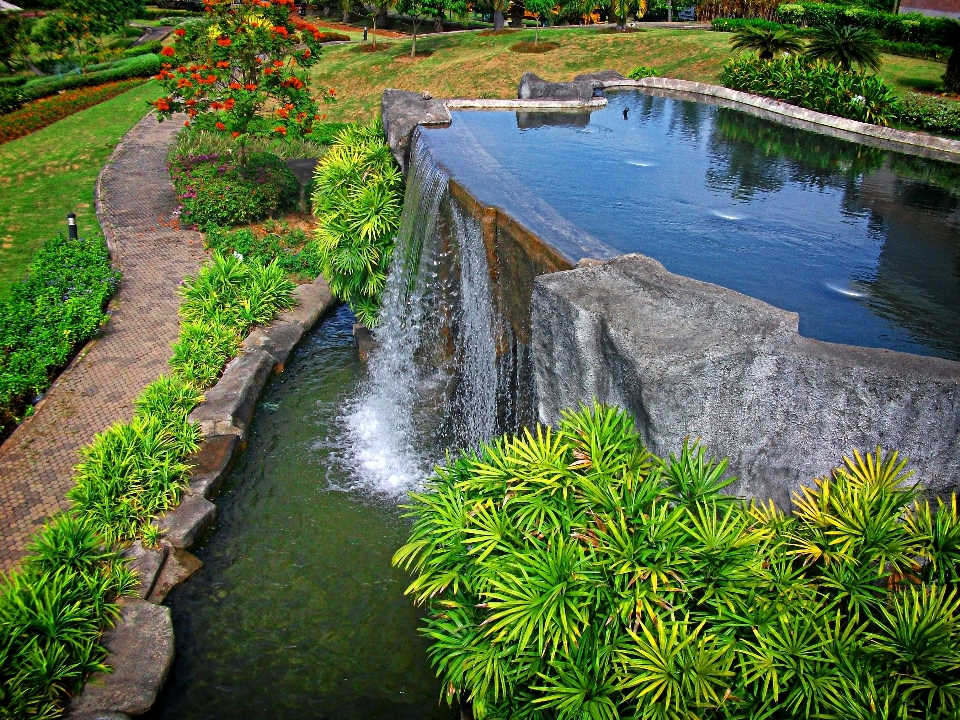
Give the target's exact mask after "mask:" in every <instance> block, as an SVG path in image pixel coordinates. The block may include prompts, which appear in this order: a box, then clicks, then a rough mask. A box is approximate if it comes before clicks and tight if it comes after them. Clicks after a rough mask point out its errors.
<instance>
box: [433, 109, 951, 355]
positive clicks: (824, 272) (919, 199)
mask: <svg viewBox="0 0 960 720" xmlns="http://www.w3.org/2000/svg"><path fill="white" fill-rule="evenodd" d="M609 100H610V103H609V105H608V106H607V107H606V108H605V109H603V110H600V111H596V112H594V113H592V114H591V118H590V123H589V125H588V126H587V127H586V128H580V129H577V128H573V127H569V126H567V127H564V126H555V125H551V124H550V123H549V122H546V121H542V122H540V123H538V124H536V125H535V126H534V125H533V124H528V123H526V122H525V123H524V126H523V127H521V128H518V127H517V123H518V121H517V120H515V118H514V115H513V114H512V113H503V112H477V111H462V112H456V113H454V122H453V125H452V126H451V127H450V128H449V129H445V130H438V131H435V132H431V133H427V137H428V138H429V142H430V144H431V146H432V148H433V151H434V153H435V154H436V155H437V157H438V159H439V160H440V162H442V163H443V164H444V165H446V166H447V167H448V168H449V169H450V171H451V173H452V174H453V176H454V177H456V178H458V179H459V178H460V177H461V173H463V176H464V177H466V178H467V182H466V184H467V186H468V188H469V189H470V190H471V191H476V192H479V193H481V194H482V192H483V190H484V188H483V187H482V185H483V182H478V181H477V180H476V178H477V177H478V176H479V175H480V174H479V173H477V172H475V170H471V171H469V172H467V171H466V168H460V167H458V159H459V158H462V157H464V156H465V153H463V152H460V151H459V148H462V147H465V146H467V145H474V146H479V147H482V148H483V149H484V150H485V151H486V153H487V154H488V155H489V156H492V158H493V159H492V161H491V163H490V167H489V168H487V170H488V173H487V177H488V178H489V180H487V181H486V182H490V183H496V184H498V185H500V186H501V188H500V190H499V192H500V194H501V195H505V194H506V191H505V190H504V189H503V188H502V185H503V184H504V182H508V181H509V180H511V179H514V178H515V179H516V182H517V183H519V184H520V185H522V186H523V187H524V188H526V189H529V190H531V191H533V192H534V193H536V194H538V195H539V196H541V197H542V198H543V199H544V200H545V202H546V203H547V204H549V205H550V206H551V207H552V208H553V209H555V210H556V212H557V213H559V214H560V215H561V216H562V217H563V218H564V219H565V220H567V221H570V222H572V223H573V224H574V225H576V226H578V227H579V228H580V229H581V230H582V231H583V232H585V233H589V235H591V236H592V237H593V238H596V239H597V240H599V241H601V242H603V243H606V244H608V245H610V246H613V248H615V250H616V251H618V252H640V253H643V254H645V255H649V256H651V257H654V258H656V259H657V260H659V261H660V262H662V263H663V264H664V265H665V266H666V267H667V269H669V270H671V271H672V272H676V273H680V274H683V275H688V276H690V277H694V278H697V279H700V280H705V281H708V282H713V283H716V284H719V285H724V286H726V287H729V288H732V289H734V290H737V291H739V292H743V293H746V294H749V295H752V296H754V297H758V298H760V299H762V300H765V301H766V302H769V303H771V304H772V305H776V306H777V307H781V308H784V309H787V310H792V311H795V312H797V313H799V315H800V332H801V333H802V334H804V335H807V336H808V337H814V338H818V339H821V340H828V341H832V342H843V343H849V344H853V345H864V346H869V347H884V348H890V349H895V350H903V351H907V352H915V353H921V354H928V355H936V356H940V357H945V358H950V359H955V360H960V166H958V165H953V164H949V163H944V162H938V161H933V160H927V159H923V158H917V157H912V156H907V155H902V154H899V153H894V152H889V151H885V150H880V149H877V148H872V147H868V146H864V145H859V144H856V143H851V142H847V141H844V140H838V139H836V138H832V137H828V136H825V135H819V134H817V133H812V132H808V131H804V130H797V129H793V128H788V127H785V126H782V125H779V124H777V123H773V122H771V121H767V120H763V119H760V118H756V117H753V116H750V115H746V114H744V113H740V112H737V111H735V110H729V109H722V108H717V107H715V106H711V105H707V104H701V103H692V102H686V101H680V100H674V99H668V98H661V97H655V96H652V95H649V94H645V93H643V92H640V91H629V92H621V93H613V94H611V95H610V96H609ZM624 109H628V111H629V112H628V120H626V121H625V120H624V117H623V111H624ZM462 162H463V161H461V163H462ZM505 179H507V180H505ZM471 183H472V184H471ZM518 219H519V220H520V221H521V222H523V221H524V218H522V217H520V218H518ZM531 229H533V230H534V231H535V232H539V233H540V234H542V235H544V236H545V237H546V239H548V240H549V232H550V231H549V228H544V227H536V228H531ZM576 259H578V258H574V261H575V260H576Z"/></svg>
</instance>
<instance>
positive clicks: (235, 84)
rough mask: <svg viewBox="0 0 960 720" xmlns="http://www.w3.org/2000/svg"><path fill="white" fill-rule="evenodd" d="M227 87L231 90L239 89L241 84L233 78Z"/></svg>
mask: <svg viewBox="0 0 960 720" xmlns="http://www.w3.org/2000/svg"><path fill="white" fill-rule="evenodd" d="M227 87H228V88H230V89H231V90H240V89H241V88H242V87H243V85H241V84H240V83H238V82H237V81H236V80H234V81H233V82H232V83H230V84H229V85H227Z"/></svg>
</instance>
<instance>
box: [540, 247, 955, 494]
mask: <svg viewBox="0 0 960 720" xmlns="http://www.w3.org/2000/svg"><path fill="white" fill-rule="evenodd" d="M532 302H533V307H532V323H533V330H532V355H533V363H534V375H535V383H536V393H537V402H538V413H539V416H540V419H541V420H542V421H545V422H550V423H555V422H556V421H557V420H558V418H559V415H560V410H561V409H563V408H566V407H577V406H578V405H580V404H581V403H589V402H591V401H592V400H593V399H594V398H596V399H597V400H599V401H601V402H605V403H611V404H615V405H619V406H621V407H624V408H626V409H628V410H630V411H631V412H632V413H633V414H634V415H635V416H636V418H637V425H638V429H639V430H640V432H641V434H642V435H643V438H644V440H645V441H646V442H647V444H648V445H649V447H650V449H651V451H653V452H654V453H657V454H658V455H662V456H663V455H667V454H669V453H670V452H671V451H677V450H678V449H679V448H680V447H681V445H682V443H683V440H684V438H687V437H691V438H701V439H702V440H703V442H704V443H705V444H706V445H708V446H709V450H710V452H711V453H713V454H715V455H717V456H728V457H729V458H730V468H729V472H730V474H735V475H737V476H738V477H739V482H738V483H737V484H736V485H735V486H733V489H734V490H736V491H738V492H739V493H740V494H742V495H745V496H751V495H752V496H756V497H760V498H768V497H769V498H773V499H774V500H775V501H776V502H777V503H778V504H780V505H781V506H784V505H786V504H787V503H788V502H789V499H790V494H791V491H793V490H795V489H796V488H797V486H798V484H799V483H801V482H810V481H811V480H812V479H813V478H815V477H818V476H822V475H823V474H824V473H827V472H829V470H830V469H831V468H833V467H835V466H836V465H837V464H838V462H839V461H840V459H841V457H842V456H843V455H844V454H848V453H850V451H851V449H852V448H858V449H860V450H872V449H874V448H875V447H876V446H877V445H878V444H881V445H882V446H883V447H884V448H888V449H896V450H899V451H900V452H901V453H902V454H903V455H906V456H909V457H910V459H911V461H912V462H911V466H912V467H913V468H914V469H915V470H916V471H917V478H918V479H919V480H920V481H921V482H922V483H923V484H924V485H925V486H926V487H927V488H928V489H929V490H930V491H932V492H935V493H947V492H949V491H951V490H956V489H957V488H958V487H960V363H956V362H950V361H948V360H940V359H937V358H930V357H922V356H919V355H910V354H906V353H898V352H892V351H887V350H879V349H873V348H861V347H852V346H848V345H838V344H834V343H826V342H820V341H818V340H811V339H809V338H805V337H802V336H800V335H799V334H798V333H797V325H798V317H797V315H796V314H795V313H791V312H786V311H783V310H779V309H777V308H775V307H772V306H770V305H767V304H766V303H763V302H761V301H759V300H756V299H754V298H750V297H747V296H745V295H741V294H739V293H736V292H734V291H732V290H728V289H725V288H722V287H718V286H716V285H711V284H709V283H704V282H699V281H697V280H692V279H690V278H686V277H682V276H679V275H674V274H672V273H670V272H667V270H666V269H665V268H664V267H663V266H662V265H661V264H660V263H658V262H656V261H655V260H652V259H650V258H647V257H644V256H641V255H626V256H622V257H619V258H616V259H614V260H612V261H610V262H607V263H605V264H600V265H592V266H585V267H581V268H578V269H575V270H571V271H568V272H561V273H555V274H553V275H546V276H541V277H539V278H537V280H536V282H535V285H534V291H533V301H532Z"/></svg>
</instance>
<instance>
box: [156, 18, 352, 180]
mask: <svg viewBox="0 0 960 720" xmlns="http://www.w3.org/2000/svg"><path fill="white" fill-rule="evenodd" d="M292 4H293V3H292V0H239V2H237V0H207V13H208V17H207V19H206V20H205V21H203V22H195V23H189V24H188V25H186V26H185V27H181V28H178V29H177V30H175V31H174V38H175V43H174V45H173V46H172V47H166V48H164V49H163V51H162V52H161V53H160V54H161V55H162V56H163V57H164V60H165V62H164V63H163V69H162V70H161V72H160V74H159V75H157V76H156V79H157V80H159V81H160V84H161V86H162V87H163V88H164V90H165V91H166V95H165V96H164V97H161V98H159V99H158V100H156V101H155V102H154V103H153V104H154V105H155V106H156V108H157V114H158V116H159V117H160V120H161V121H163V120H164V119H167V118H170V116H171V115H172V114H173V113H178V112H185V113H187V114H188V115H189V120H188V121H187V124H188V125H189V124H190V123H196V125H197V126H198V127H201V128H203V129H207V130H211V131H214V132H221V133H226V134H227V135H229V136H230V137H232V138H233V140H234V141H235V142H236V144H237V146H238V150H239V156H240V163H241V166H242V165H243V163H244V162H245V153H244V148H245V145H246V141H247V139H248V138H249V137H255V136H260V137H280V138H284V139H291V138H303V137H304V136H305V135H309V134H310V133H312V132H313V123H314V120H315V119H317V118H318V115H317V103H316V101H315V100H314V99H313V98H312V97H311V96H310V93H309V91H308V89H307V80H308V78H307V74H306V69H307V68H309V67H310V66H312V65H313V64H314V63H315V62H316V61H317V59H318V58H319V56H320V30H319V29H318V28H316V27H315V26H313V25H311V24H310V23H308V22H305V21H303V20H300V19H299V18H296V17H294V16H292V15H291V13H290V9H291V7H292ZM333 95H334V91H333V90H332V89H331V90H329V91H328V92H327V93H323V97H324V100H332V99H333Z"/></svg>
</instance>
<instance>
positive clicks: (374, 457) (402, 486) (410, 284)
mask: <svg viewBox="0 0 960 720" xmlns="http://www.w3.org/2000/svg"><path fill="white" fill-rule="evenodd" d="M417 140H418V137H417V136H415V137H414V143H413V146H412V150H411V158H410V170H409V173H408V177H407V191H406V197H405V198H404V211H403V216H402V219H401V223H400V230H399V232H398V234H397V240H396V246H395V249H394V258H393V264H392V268H391V271H390V274H389V277H388V279H387V285H386V289H385V291H384V296H383V305H382V310H381V316H380V325H379V327H378V328H377V329H376V330H375V333H374V334H375V338H376V341H377V345H378V347H377V348H376V350H375V351H374V352H373V354H372V356H371V358H370V363H369V376H368V378H367V380H366V381H365V383H364V384H363V386H362V387H361V389H360V392H359V393H358V395H357V397H356V398H355V399H354V400H352V401H351V402H350V403H348V405H347V409H346V411H345V415H344V421H345V425H346V427H347V430H348V435H349V438H350V448H349V452H348V456H349V458H348V459H349V460H350V461H352V462H353V464H354V466H355V468H356V469H357V476H358V482H359V483H360V484H362V485H363V486H365V487H366V488H367V489H369V490H372V491H375V492H378V493H384V494H391V495H392V494H399V493H403V492H405V491H406V490H408V489H410V488H411V487H414V486H416V485H417V484H418V483H419V482H421V481H422V480H423V479H424V478H425V477H426V476H427V475H428V474H429V473H430V472H431V470H432V468H433V466H434V464H435V463H436V462H437V461H438V460H440V459H442V456H443V453H444V452H445V451H446V450H456V449H463V448H468V447H474V446H476V445H477V444H478V443H479V442H482V441H485V440H488V439H490V438H491V437H493V436H494V435H496V434H497V433H498V432H502V430H503V429H504V427H505V423H504V419H505V418H506V419H507V422H508V423H509V422H510V420H509V419H510V418H512V417H515V416H516V412H515V411H513V409H512V407H511V406H512V404H513V401H512V398H513V397H515V392H514V390H515V389H514V388H513V387H512V385H514V384H515V383H514V382H513V381H512V380H511V378H512V377H513V375H515V373H513V372H512V370H511V368H512V367H513V366H515V364H516V363H515V359H514V358H513V356H512V354H511V352H507V353H501V357H499V358H498V355H497V343H496V339H495V338H496V333H497V328H498V324H497V319H496V316H495V310H494V303H493V293H492V289H491V280H490V270H489V266H488V263H487V254H486V249H485V246H484V239H483V232H482V228H481V226H480V223H479V222H478V221H477V220H476V219H475V218H473V217H470V216H469V215H468V214H466V213H464V212H463V211H462V210H461V209H460V208H459V207H458V206H457V205H456V203H455V202H452V201H451V198H450V196H449V193H448V176H447V173H446V172H445V171H444V170H443V168H441V167H440V166H439V165H438V164H437V163H436V162H435V160H434V159H433V157H432V155H431V154H430V152H429V151H427V150H426V149H425V148H424V146H423V144H422V143H421V142H418V141H417ZM508 349H509V350H511V351H512V347H511V348H508Z"/></svg>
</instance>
